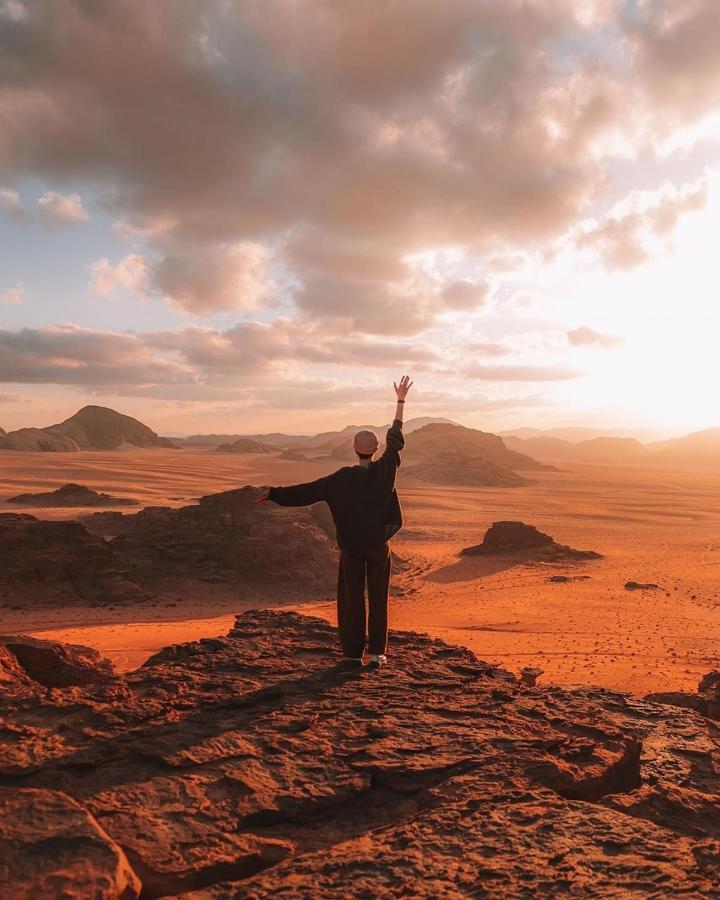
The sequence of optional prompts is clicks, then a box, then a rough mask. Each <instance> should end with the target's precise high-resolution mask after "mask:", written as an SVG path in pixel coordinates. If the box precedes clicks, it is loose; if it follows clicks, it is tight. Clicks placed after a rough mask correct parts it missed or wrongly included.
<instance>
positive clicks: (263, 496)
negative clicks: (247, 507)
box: [255, 485, 270, 503]
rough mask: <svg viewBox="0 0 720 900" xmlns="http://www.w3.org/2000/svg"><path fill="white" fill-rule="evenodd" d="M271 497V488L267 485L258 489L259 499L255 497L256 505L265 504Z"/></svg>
mask: <svg viewBox="0 0 720 900" xmlns="http://www.w3.org/2000/svg"><path fill="white" fill-rule="evenodd" d="M269 495H270V488H269V487H268V486H267V485H263V486H262V487H261V488H258V494H257V497H255V502H256V503H265V502H266V500H267V499H268V496H269Z"/></svg>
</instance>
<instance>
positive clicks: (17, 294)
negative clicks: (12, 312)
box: [0, 285, 25, 305]
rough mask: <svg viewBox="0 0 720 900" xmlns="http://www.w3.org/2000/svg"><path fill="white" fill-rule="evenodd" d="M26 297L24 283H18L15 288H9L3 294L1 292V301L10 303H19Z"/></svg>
mask: <svg viewBox="0 0 720 900" xmlns="http://www.w3.org/2000/svg"><path fill="white" fill-rule="evenodd" d="M24 299H25V288H24V287H23V286H22V285H18V286H17V287H14V288H8V289H7V290H6V291H4V292H3V293H2V294H0V303H8V304H10V305H17V304H20V303H22V302H23V300H24Z"/></svg>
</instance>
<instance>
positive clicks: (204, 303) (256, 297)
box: [151, 241, 270, 314]
mask: <svg viewBox="0 0 720 900" xmlns="http://www.w3.org/2000/svg"><path fill="white" fill-rule="evenodd" d="M268 261H269V254H268V251H267V249H266V248H265V247H264V246H263V245H262V244H260V243H256V242H251V241H242V242H239V243H235V244H219V245H215V246H210V247H205V246H202V247H193V246H186V247H184V248H182V250H180V251H177V252H174V253H171V254H168V255H166V256H164V257H163V258H162V259H161V260H160V261H159V262H158V263H157V264H156V265H155V266H153V268H152V270H151V281H152V283H153V285H154V286H155V288H156V289H157V290H158V291H160V292H161V293H162V294H163V295H164V296H165V297H166V298H167V300H168V302H169V303H170V304H171V305H172V306H174V307H176V308H177V309H179V310H182V311H184V312H190V313H199V314H202V313H211V312H218V311H220V310H251V309H255V308H257V307H258V306H259V305H260V304H261V303H262V301H263V300H264V299H266V296H267V290H268V287H269V286H270V285H269V283H268V278H267V274H266V269H267V265H268Z"/></svg>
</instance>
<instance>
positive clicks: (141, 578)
mask: <svg viewBox="0 0 720 900" xmlns="http://www.w3.org/2000/svg"><path fill="white" fill-rule="evenodd" d="M85 521H86V522H88V521H89V520H87V519H86V520H85ZM103 521H104V522H106V523H108V522H109V520H108V519H107V517H106V518H105V519H104V520H103ZM114 521H115V522H116V524H117V525H118V526H119V533H118V536H117V537H115V538H113V539H112V540H111V541H110V547H111V549H112V551H113V552H114V553H115V554H116V556H117V558H118V559H119V560H120V561H121V563H122V565H123V566H124V567H125V568H127V570H128V571H129V572H130V573H131V576H132V578H133V579H135V580H136V581H138V582H140V583H142V584H148V585H155V586H157V585H160V583H161V582H162V581H164V580H166V579H168V578H170V579H172V580H173V581H176V580H177V581H182V583H183V584H184V585H188V584H192V582H193V581H198V580H199V581H206V582H207V581H210V582H215V583H223V582H226V583H230V584H234V585H235V586H238V585H247V584H250V583H252V584H255V585H258V584H260V585H267V586H269V587H273V586H283V587H286V588H291V587H295V588H298V590H302V591H312V592H326V591H328V590H331V589H332V588H333V587H334V585H335V580H336V577H337V572H336V570H337V561H336V551H335V548H334V546H333V544H332V542H331V541H330V540H329V539H328V537H327V536H326V534H325V533H324V532H323V531H322V530H321V529H320V528H319V527H318V526H317V525H316V523H315V521H314V520H313V518H312V515H311V513H310V511H309V510H307V509H291V508H284V507H280V506H275V505H274V504H267V505H263V506H257V505H256V504H255V490H254V488H251V487H249V486H246V487H244V488H240V489H238V490H233V491H224V492H223V493H219V494H209V495H208V496H205V497H201V498H200V502H199V504H197V505H195V506H183V507H180V508H179V509H171V508H170V507H152V506H151V507H148V508H146V509H143V510H141V511H140V512H138V513H136V514H134V515H126V516H122V520H121V521H120V520H118V519H117V518H116V519H115V520H114ZM90 527H91V528H94V526H93V525H92V524H91V526H90ZM100 527H102V526H100Z"/></svg>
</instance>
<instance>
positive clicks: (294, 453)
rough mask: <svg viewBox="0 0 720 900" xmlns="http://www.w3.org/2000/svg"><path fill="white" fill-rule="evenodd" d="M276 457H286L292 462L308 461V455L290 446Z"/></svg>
mask: <svg viewBox="0 0 720 900" xmlns="http://www.w3.org/2000/svg"><path fill="white" fill-rule="evenodd" d="M278 459H287V460H291V461H292V462H308V460H309V457H308V456H306V455H305V454H304V453H301V452H300V450H293V449H292V448H288V449H287V450H283V451H282V453H281V454H280V456H279V457H278Z"/></svg>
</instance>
